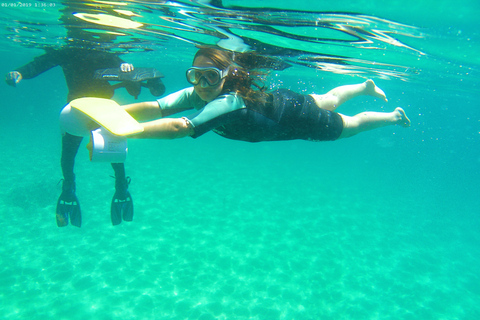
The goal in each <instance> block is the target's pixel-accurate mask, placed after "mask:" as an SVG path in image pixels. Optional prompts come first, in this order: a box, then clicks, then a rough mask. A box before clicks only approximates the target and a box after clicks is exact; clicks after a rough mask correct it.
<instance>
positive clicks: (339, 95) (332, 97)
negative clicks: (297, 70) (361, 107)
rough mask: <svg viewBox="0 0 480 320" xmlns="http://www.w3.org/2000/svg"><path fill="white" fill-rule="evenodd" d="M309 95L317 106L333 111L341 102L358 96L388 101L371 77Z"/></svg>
mask: <svg viewBox="0 0 480 320" xmlns="http://www.w3.org/2000/svg"><path fill="white" fill-rule="evenodd" d="M311 96H312V97H313V99H315V103H316V104H317V106H318V107H319V108H321V109H325V110H330V111H335V109H337V108H338V107H339V106H340V105H341V104H342V103H344V102H346V101H348V100H350V99H352V98H355V97H358V96H372V97H376V98H380V99H383V100H385V101H388V100H387V97H386V96H385V93H384V92H383V90H382V89H380V88H379V87H377V86H376V85H375V82H373V80H371V79H369V80H367V81H365V82H364V83H359V84H350V85H345V86H340V87H337V88H335V89H333V90H330V91H329V92H327V93H326V94H321V95H318V94H311Z"/></svg>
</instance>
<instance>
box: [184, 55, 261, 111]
mask: <svg viewBox="0 0 480 320" xmlns="http://www.w3.org/2000/svg"><path fill="white" fill-rule="evenodd" d="M199 56H203V57H206V58H208V59H210V60H212V61H213V63H214V64H215V66H216V67H217V68H219V69H221V70H226V69H229V70H228V74H227V77H226V78H225V84H224V85H223V91H224V92H236V93H238V94H239V95H240V96H241V97H242V98H243V99H245V100H248V101H253V100H255V101H260V102H265V101H266V97H267V93H266V92H265V84H264V77H265V76H266V73H264V72H261V71H260V70H258V69H257V68H259V65H258V63H257V61H260V60H261V59H256V56H258V55H257V54H255V53H250V52H248V53H237V52H232V51H226V50H221V49H217V48H213V47H207V46H202V47H199V50H198V51H197V53H196V54H195V57H194V58H193V60H194V61H195V59H196V58H197V57H199Z"/></svg>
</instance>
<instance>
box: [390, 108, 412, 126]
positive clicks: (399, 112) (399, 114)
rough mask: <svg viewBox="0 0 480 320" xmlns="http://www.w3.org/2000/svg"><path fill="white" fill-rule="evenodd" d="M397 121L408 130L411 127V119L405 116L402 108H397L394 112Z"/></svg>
mask: <svg viewBox="0 0 480 320" xmlns="http://www.w3.org/2000/svg"><path fill="white" fill-rule="evenodd" d="M393 113H394V116H395V119H396V124H398V125H400V126H402V127H404V128H408V127H410V119H408V117H407V115H406V114H405V111H403V109H402V108H396V109H395V111H393Z"/></svg>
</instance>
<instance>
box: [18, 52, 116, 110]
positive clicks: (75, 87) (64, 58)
mask: <svg viewBox="0 0 480 320" xmlns="http://www.w3.org/2000/svg"><path fill="white" fill-rule="evenodd" d="M122 63H124V61H123V60H122V59H120V58H119V57H118V56H117V55H116V54H113V53H108V52H101V51H95V50H87V49H78V48H63V49H59V50H49V51H47V53H46V54H44V55H41V56H38V57H36V58H35V59H34V60H33V61H32V62H30V63H28V64H26V65H24V66H22V67H20V68H18V69H16V71H18V72H20V73H21V74H22V77H23V79H31V78H34V77H36V76H38V75H39V74H41V73H43V72H45V71H47V70H49V69H51V68H53V67H56V66H60V67H62V70H63V74H64V75H65V80H66V82H67V87H68V91H69V92H68V97H67V99H68V100H67V101H68V102H70V101H72V100H73V99H77V98H81V97H97V98H106V99H110V98H111V97H113V93H114V89H113V88H112V86H111V85H110V84H109V83H108V81H104V80H97V79H94V78H93V75H94V72H95V70H98V69H105V68H118V67H120V65H121V64H122Z"/></svg>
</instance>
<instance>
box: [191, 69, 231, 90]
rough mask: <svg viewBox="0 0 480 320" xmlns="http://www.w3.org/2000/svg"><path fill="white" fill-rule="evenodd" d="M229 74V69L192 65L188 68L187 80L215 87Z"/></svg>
mask: <svg viewBox="0 0 480 320" xmlns="http://www.w3.org/2000/svg"><path fill="white" fill-rule="evenodd" d="M227 74H228V69H227V70H220V69H218V68H215V67H191V68H189V69H188V70H187V81H188V82H189V83H190V84H193V85H194V86H196V85H198V84H200V87H201V88H206V87H213V86H216V85H218V84H219V83H220V81H222V79H224V78H225V77H226V76H227ZM202 80H203V81H202Z"/></svg>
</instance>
